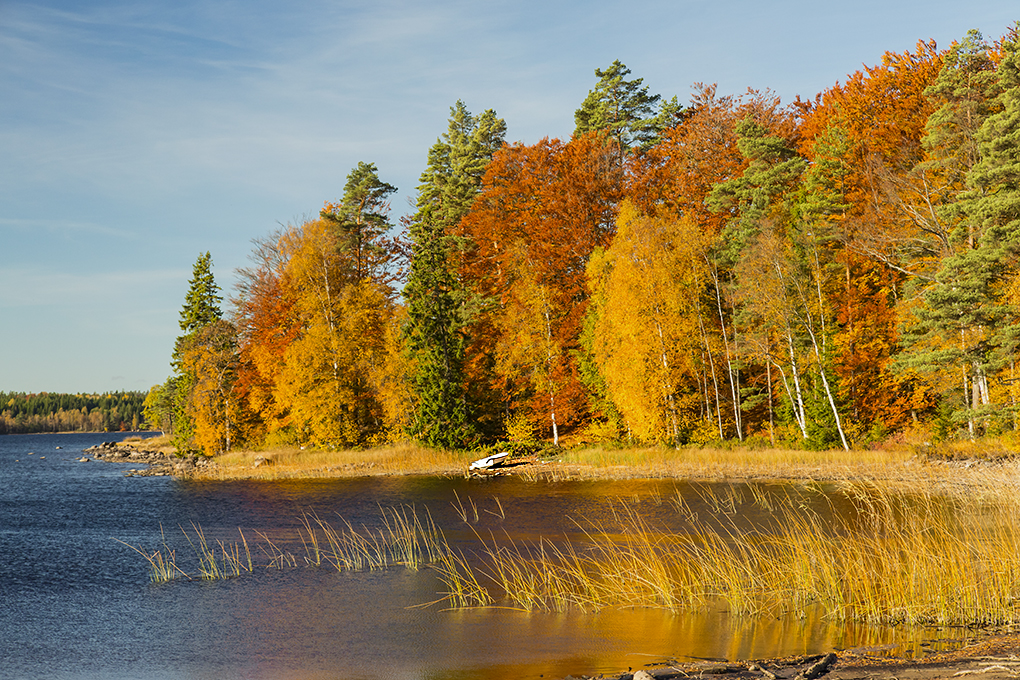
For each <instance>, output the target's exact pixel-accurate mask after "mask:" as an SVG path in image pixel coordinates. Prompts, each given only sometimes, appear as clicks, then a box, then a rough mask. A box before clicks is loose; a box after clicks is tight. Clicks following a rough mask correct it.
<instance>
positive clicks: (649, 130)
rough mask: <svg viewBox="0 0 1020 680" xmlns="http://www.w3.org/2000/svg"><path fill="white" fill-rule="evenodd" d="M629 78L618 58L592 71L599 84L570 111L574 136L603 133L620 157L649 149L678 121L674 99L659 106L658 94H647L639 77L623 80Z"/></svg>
mask: <svg viewBox="0 0 1020 680" xmlns="http://www.w3.org/2000/svg"><path fill="white" fill-rule="evenodd" d="M629 75H630V69H629V68H627V67H626V66H625V65H624V64H623V63H622V62H621V61H620V60H619V59H617V60H616V61H614V62H613V63H612V64H610V66H609V68H607V69H606V70H604V71H603V70H602V69H595V76H596V77H597V78H598V79H599V81H598V83H596V85H595V89H594V90H591V91H589V92H588V96H587V97H585V99H584V102H582V103H581V108H579V109H577V111H575V112H574V123H575V125H576V127H575V128H574V136H578V135H583V134H585V133H588V132H595V131H601V130H605V131H606V132H608V133H609V135H610V136H611V137H612V138H613V139H615V140H616V142H617V144H618V145H619V148H620V152H621V156H622V154H623V153H624V152H626V151H629V150H630V149H631V148H633V147H635V146H639V147H641V148H644V149H647V148H649V147H651V146H652V145H654V144H655V143H656V142H657V141H658V138H659V133H660V132H662V131H663V130H664V129H666V128H668V127H672V126H673V125H675V124H677V123H678V122H680V120H681V119H682V116H683V107H682V106H681V105H680V104H679V103H678V102H677V98H676V97H673V98H672V99H670V100H668V101H666V102H664V103H662V104H661V106H660V105H659V102H660V101H661V100H662V95H658V94H655V95H653V94H649V93H648V88H647V87H644V86H642V83H643V82H644V79H643V78H635V79H633V80H627V79H626V77H627V76H629Z"/></svg>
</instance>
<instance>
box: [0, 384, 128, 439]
mask: <svg viewBox="0 0 1020 680" xmlns="http://www.w3.org/2000/svg"><path fill="white" fill-rule="evenodd" d="M144 399H145V393H144V392H110V393H107V394H58V393H55V392H40V393H38V394H27V393H25V392H0V434H26V433H31V432H121V431H125V430H137V429H139V426H140V425H141V423H142V406H143V402H144Z"/></svg>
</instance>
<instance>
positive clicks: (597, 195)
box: [147, 26, 1020, 453]
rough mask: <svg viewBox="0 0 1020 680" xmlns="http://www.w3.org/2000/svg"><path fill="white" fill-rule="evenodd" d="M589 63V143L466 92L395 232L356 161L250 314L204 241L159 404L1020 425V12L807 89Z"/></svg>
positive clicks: (540, 434) (462, 431) (964, 429)
mask: <svg viewBox="0 0 1020 680" xmlns="http://www.w3.org/2000/svg"><path fill="white" fill-rule="evenodd" d="M595 75H596V77H597V79H598V80H597V82H596V84H595V87H594V88H593V89H592V90H591V91H590V93H589V95H588V97H586V99H585V100H584V101H583V102H582V104H581V106H580V107H579V108H578V110H577V111H576V113H575V122H576V129H575V131H574V133H573V135H572V136H571V138H570V139H568V140H559V139H548V138H547V139H543V140H541V141H540V142H538V143H536V144H523V143H519V142H518V143H509V144H508V143H506V142H505V139H504V138H505V133H506V125H505V123H504V121H503V120H502V119H500V118H498V117H497V115H496V113H495V112H494V111H491V110H489V111H485V112H484V113H482V114H480V115H472V114H471V113H470V112H469V111H468V110H467V108H466V107H465V105H464V104H463V103H462V102H457V103H456V105H455V106H453V107H452V108H451V116H450V119H449V126H448V129H447V131H446V132H445V133H443V134H442V135H441V136H440V137H439V138H438V139H437V141H436V143H435V144H434V145H433V146H432V148H431V149H430V150H429V152H428V156H427V162H426V169H425V171H424V172H423V173H422V175H421V178H420V180H419V185H418V191H417V201H416V204H415V211H414V212H413V214H411V215H408V216H405V217H403V218H401V227H402V229H400V230H395V229H394V227H395V225H394V224H393V223H392V221H391V220H390V217H389V204H388V197H389V196H390V195H391V194H392V193H393V192H394V191H395V190H396V189H395V187H393V186H391V185H389V184H387V183H385V182H383V181H382V180H381V179H380V178H379V174H378V170H377V168H376V167H375V165H374V164H371V163H359V164H358V166H357V167H356V168H354V169H353V170H352V171H351V173H350V175H348V178H347V184H346V186H345V187H344V193H343V196H342V198H341V199H340V200H339V201H337V202H335V203H326V204H325V205H324V207H323V209H322V210H321V211H320V213H319V217H318V218H316V219H313V220H309V221H306V222H305V223H303V224H298V225H291V226H288V227H286V228H283V229H281V230H279V231H278V232H276V233H273V234H270V235H268V236H266V237H263V238H261V239H258V240H257V241H256V242H255V247H254V250H253V252H252V256H251V261H252V264H251V266H249V267H247V268H245V269H242V270H241V271H239V272H238V283H237V285H236V288H235V292H234V295H233V296H232V297H231V299H230V302H231V305H232V313H231V314H230V315H229V318H224V315H223V314H222V312H221V310H220V303H221V302H222V298H221V297H220V295H219V288H218V287H217V285H216V283H215V281H213V280H212V276H211V268H210V265H211V261H210V258H209V255H208V253H207V254H205V255H203V256H202V257H200V258H199V261H198V262H197V263H196V266H195V275H194V278H193V279H192V284H191V289H190V291H189V294H188V299H187V300H186V302H185V306H184V309H183V310H182V318H181V329H182V331H183V333H184V334H183V335H182V336H181V337H180V338H179V339H178V342H177V345H176V350H175V353H174V358H173V367H174V374H173V375H172V376H171V377H170V378H169V379H168V381H167V382H166V383H165V384H163V385H161V386H157V387H155V388H153V391H152V393H150V395H149V398H148V400H147V404H148V410H147V413H149V414H150V415H151V416H152V418H153V420H154V422H161V423H162V424H163V426H164V427H167V428H172V429H173V431H174V432H175V437H177V440H178V442H179V444H180V445H182V446H191V447H197V448H200V449H202V450H204V451H206V452H207V453H213V452H217V451H221V450H224V449H227V448H230V447H232V446H238V445H240V444H242V443H243V444H244V445H246V446H261V445H265V444H270V445H271V444H274V443H287V442H289V443H302V444H304V443H308V444H312V445H315V446H320V447H327V448H329V447H347V446H363V445H372V444H377V443H381V442H385V441H389V440H394V439H399V438H403V437H412V438H414V439H416V440H418V441H420V442H422V443H424V444H426V445H430V446H444V447H451V448H456V447H469V446H474V445H477V444H481V443H487V442H492V441H497V440H500V439H503V438H508V437H510V438H527V437H535V438H544V439H548V440H551V442H552V443H554V444H559V443H560V440H561V438H562V437H569V438H570V439H571V440H572V441H621V440H622V441H630V442H642V443H653V442H654V443H667V444H670V445H674V446H680V445H683V444H687V443H705V442H709V441H713V440H728V439H736V440H740V441H744V440H748V439H754V440H760V441H770V442H773V443H778V442H786V443H788V444H791V445H798V446H808V447H828V446H841V447H846V448H849V447H851V446H860V445H865V444H868V443H870V442H875V441H880V440H882V439H884V438H885V437H888V436H890V435H893V434H895V433H897V432H900V431H902V430H904V429H906V428H923V429H925V431H926V433H927V434H928V435H929V436H931V437H933V438H948V437H957V436H963V437H971V438H973V437H977V436H981V435H986V434H997V433H1003V432H1006V431H1015V430H1016V429H1017V397H1018V394H1017V391H1018V389H1020V373H1018V372H1017V367H1016V363H1015V354H1016V349H1017V345H1018V341H1020V324H1018V323H1017V309H1018V307H1017V305H1018V304H1020V275H1018V272H1020V269H1018V266H1020V261H1018V257H1020V161H1018V160H1017V159H1018V158H1020V44H1018V34H1017V27H1016V26H1014V27H1011V28H1010V29H1009V30H1008V31H1007V33H1006V35H1005V36H1004V37H1002V38H1001V39H998V40H994V41H987V40H985V39H984V38H983V37H982V35H981V34H980V33H979V32H977V31H971V32H969V33H968V34H967V35H966V36H964V37H963V38H962V39H961V40H959V41H958V42H954V43H953V44H952V45H951V46H950V47H949V48H947V49H938V48H937V46H936V45H935V44H934V43H933V42H923V41H922V42H919V43H918V44H917V46H916V48H915V49H914V50H910V51H906V52H903V53H892V52H889V53H886V54H885V55H884V57H883V59H882V62H881V63H880V64H878V65H875V66H870V67H865V68H864V69H862V70H861V71H858V72H855V73H853V74H850V75H849V76H847V78H846V79H845V81H844V82H842V83H837V84H836V85H834V86H833V87H832V88H830V89H828V90H826V91H825V92H822V93H820V94H818V95H817V96H816V97H815V98H814V99H812V100H802V99H800V98H798V99H797V100H796V101H794V102H791V103H788V104H783V103H782V102H781V101H780V99H779V98H778V97H777V96H775V95H774V94H772V93H771V92H768V91H756V90H749V91H747V92H746V93H744V94H743V95H740V96H731V95H721V94H720V93H718V92H717V88H716V87H715V86H713V85H705V84H696V85H695V88H694V94H693V96H692V98H691V100H690V102H689V104H687V105H686V106H684V105H681V104H680V103H679V102H678V101H677V99H676V98H675V97H674V98H672V99H669V100H665V99H663V98H662V97H661V96H659V95H654V94H651V93H650V92H649V91H648V88H647V87H646V86H645V85H644V84H643V80H642V79H641V78H633V77H632V74H631V72H630V70H629V69H628V68H627V67H626V66H625V65H624V64H623V63H621V62H619V61H616V62H614V63H613V64H612V65H610V66H609V67H608V68H607V69H605V70H602V69H597V70H596V71H595ZM394 231H399V233H397V234H395V235H391V234H393V232H394Z"/></svg>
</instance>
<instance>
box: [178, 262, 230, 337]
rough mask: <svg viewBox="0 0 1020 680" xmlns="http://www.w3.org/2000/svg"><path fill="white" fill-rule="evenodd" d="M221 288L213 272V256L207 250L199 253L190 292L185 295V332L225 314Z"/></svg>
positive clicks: (189, 286) (183, 313)
mask: <svg viewBox="0 0 1020 680" xmlns="http://www.w3.org/2000/svg"><path fill="white" fill-rule="evenodd" d="M219 292H220V288H219V286H217V285H216V280H215V279H214V278H213V273H212V256H211V255H209V252H208V251H206V253H205V254H204V255H199V256H198V259H197V260H195V265H194V267H193V268H192V273H191V281H189V282H188V294H187V295H186V296H185V297H184V307H182V308H181V321H180V325H181V330H182V331H184V332H185V333H193V332H194V331H196V330H198V329H199V328H202V327H203V326H207V325H209V324H211V323H212V322H213V321H216V320H217V319H219V318H220V317H222V316H223V313H222V312H221V311H220V303H221V302H222V301H223V298H222V297H220V294H219Z"/></svg>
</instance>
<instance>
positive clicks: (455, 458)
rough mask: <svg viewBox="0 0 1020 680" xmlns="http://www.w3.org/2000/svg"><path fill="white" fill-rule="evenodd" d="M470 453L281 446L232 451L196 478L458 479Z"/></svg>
mask: <svg viewBox="0 0 1020 680" xmlns="http://www.w3.org/2000/svg"><path fill="white" fill-rule="evenodd" d="M475 457H476V456H473V455H472V454H471V453H470V452H451V451H445V450H435V449H428V448H425V447H422V446H417V445H415V444H411V443H403V444H394V445H390V446H383V447H377V448H373V449H350V450H341V451H321V450H316V449H307V450H305V449H301V448H299V447H283V448H277V449H273V450H271V451H231V452H230V453H225V454H221V455H219V456H215V457H214V458H213V459H212V462H213V463H215V464H214V465H211V466H207V467H205V468H204V469H203V470H202V471H201V472H200V473H199V474H200V475H201V477H203V478H206V479H221V480H226V479H263V480H277V479H302V478H316V477H360V476H369V475H392V474H420V475H449V474H463V472H464V471H465V470H466V469H467V465H468V463H469V462H470V461H471V460H474V458H475Z"/></svg>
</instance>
